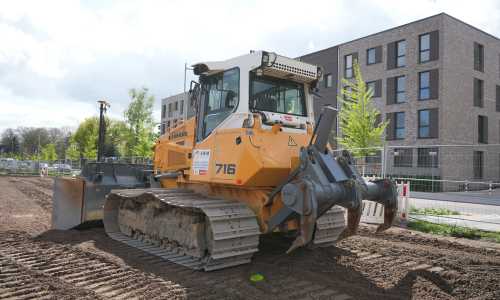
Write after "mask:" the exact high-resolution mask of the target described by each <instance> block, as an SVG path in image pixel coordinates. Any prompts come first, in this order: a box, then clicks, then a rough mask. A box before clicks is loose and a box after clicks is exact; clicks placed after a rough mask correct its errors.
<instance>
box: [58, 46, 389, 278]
mask: <svg viewBox="0 0 500 300" xmlns="http://www.w3.org/2000/svg"><path fill="white" fill-rule="evenodd" d="M193 70H194V73H195V75H197V76H199V82H194V81H193V82H191V88H190V92H189V97H190V101H191V102H192V103H193V105H194V106H195V111H196V114H195V117H193V118H191V119H189V120H187V121H186V122H183V123H181V124H180V125H179V126H177V127H175V128H173V129H172V130H169V131H167V132H166V133H165V134H164V135H162V136H161V137H160V138H159V139H158V141H157V142H156V144H155V146H154V162H153V167H152V170H150V172H151V177H150V178H151V179H150V180H149V183H148V185H147V186H148V187H147V188H137V186H134V187H133V188H126V189H114V190H111V191H110V192H109V193H108V194H107V196H106V200H105V201H104V208H103V215H102V217H103V223H104V227H105V231H106V233H107V234H108V235H109V236H110V237H111V238H113V239H115V240H118V241H121V242H123V243H126V244H128V245H131V246H133V247H136V248H139V249H142V250H144V251H146V252H149V253H151V254H154V255H157V256H160V257H162V258H164V259H167V260H170V261H172V262H175V263H178V264H181V265H184V266H186V267H189V268H193V269H199V270H205V271H210V270H216V269H221V268H226V267H231V266H236V265H240V264H244V263H248V262H250V260H251V258H252V255H253V253H255V252H256V251H258V244H259V236H260V235H261V234H267V233H272V232H283V233H288V234H289V235H290V234H291V235H294V236H295V240H294V241H293V243H292V244H291V246H290V248H289V250H288V252H290V251H293V250H294V249H296V248H298V247H302V246H306V245H318V246H323V245H331V244H334V243H335V242H336V241H337V240H339V239H342V238H345V237H347V236H350V235H352V234H355V233H356V230H357V228H358V224H359V221H360V216H361V207H362V200H364V199H365V200H372V201H375V202H378V203H381V204H382V205H384V208H385V212H384V214H385V216H384V217H385V218H384V223H383V224H381V225H380V226H379V228H378V230H385V229H387V228H389V227H390V226H391V225H392V222H393V219H394V217H395V214H396V210H397V192H396V188H395V185H394V183H393V182H391V181H390V180H388V179H380V180H372V181H368V180H365V179H364V178H363V177H361V176H360V174H359V173H358V172H357V170H356V168H355V167H354V166H353V161H352V158H351V157H350V155H349V153H348V152H346V151H344V152H342V153H341V154H340V155H337V156H334V155H333V154H332V149H331V147H330V145H329V144H328V140H329V135H330V132H331V130H332V126H333V123H334V120H335V113H336V111H335V110H334V109H333V108H332V107H328V106H327V107H325V108H324V109H323V110H322V113H321V115H320V116H319V118H318V121H317V122H315V118H314V112H313V93H314V90H315V88H316V85H317V84H318V81H319V79H320V78H321V68H319V67H317V66H315V65H312V64H308V63H305V62H302V61H298V60H295V59H291V58H287V57H284V56H280V55H277V54H275V53H272V52H266V51H252V52H250V53H249V54H246V55H243V56H239V57H235V58H232V59H229V60H225V61H218V62H203V63H198V64H195V65H194V66H193ZM61 180H69V179H61ZM56 189H57V187H56ZM57 192H58V191H56V194H57ZM58 193H59V195H60V196H59V198H58V200H57V201H58V202H60V203H64V202H65V201H66V200H65V195H68V196H67V197H68V198H75V195H74V193H75V192H74V191H73V194H71V192H70V191H66V192H61V191H59V192H58ZM77 194H78V192H77ZM76 197H77V198H78V199H84V197H82V196H81V195H76ZM80 203H81V204H80V206H83V207H85V206H86V205H88V204H86V203H85V200H81V201H80ZM59 207H64V205H59ZM93 207H95V205H93ZM66 208H67V206H66ZM75 209H80V211H79V212H77V214H78V213H79V214H80V216H81V214H82V212H83V211H84V209H82V207H79V208H75ZM54 213H55V214H58V215H64V214H69V213H71V212H70V211H69V212H68V211H61V210H60V211H55V212H54ZM81 220H82V221H83V219H82V218H81ZM56 227H57V226H56Z"/></svg>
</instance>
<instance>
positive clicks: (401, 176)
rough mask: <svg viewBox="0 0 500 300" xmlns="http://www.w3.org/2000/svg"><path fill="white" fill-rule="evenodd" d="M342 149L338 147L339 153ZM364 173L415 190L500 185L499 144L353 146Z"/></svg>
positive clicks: (434, 190) (475, 187) (483, 187)
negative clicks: (399, 183) (399, 182)
mask: <svg viewBox="0 0 500 300" xmlns="http://www.w3.org/2000/svg"><path fill="white" fill-rule="evenodd" d="M341 151H342V150H335V151H334V154H335V155H338V154H340V153H341ZM350 152H351V153H352V155H353V159H354V164H355V166H356V167H357V169H358V171H359V172H360V173H361V174H362V175H363V176H367V177H370V176H375V177H377V178H392V179H394V180H401V181H409V182H411V189H412V191H419V192H466V191H485V190H486V191H488V190H490V191H492V190H495V189H499V188H500V145H499V144H495V145H486V144H485V145H432V146H429V145H415V146H385V147H374V148H363V149H351V151H350Z"/></svg>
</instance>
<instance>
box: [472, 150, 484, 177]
mask: <svg viewBox="0 0 500 300" xmlns="http://www.w3.org/2000/svg"><path fill="white" fill-rule="evenodd" d="M472 163H473V169H474V179H482V178H483V163H484V159H483V151H474V154H473V158H472Z"/></svg>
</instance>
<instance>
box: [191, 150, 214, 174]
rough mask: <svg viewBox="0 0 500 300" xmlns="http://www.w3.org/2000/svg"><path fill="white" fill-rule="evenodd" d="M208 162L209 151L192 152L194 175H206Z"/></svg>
mask: <svg viewBox="0 0 500 300" xmlns="http://www.w3.org/2000/svg"><path fill="white" fill-rule="evenodd" d="M209 162H210V150H201V149H200V150H194V152H193V171H194V175H207V174H208V164H209Z"/></svg>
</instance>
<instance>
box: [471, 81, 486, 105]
mask: <svg viewBox="0 0 500 300" xmlns="http://www.w3.org/2000/svg"><path fill="white" fill-rule="evenodd" d="M473 92H474V106H476V107H483V105H484V101H483V99H484V81H482V80H481V79H477V78H474V91H473Z"/></svg>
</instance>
